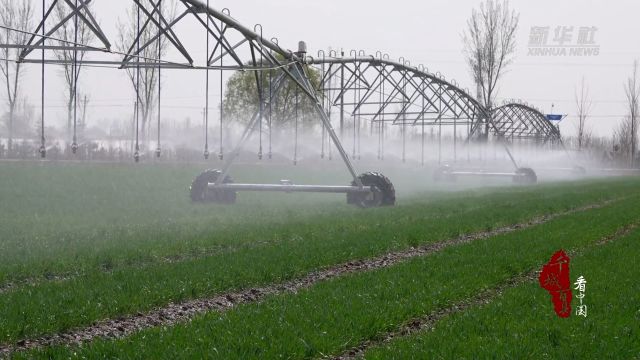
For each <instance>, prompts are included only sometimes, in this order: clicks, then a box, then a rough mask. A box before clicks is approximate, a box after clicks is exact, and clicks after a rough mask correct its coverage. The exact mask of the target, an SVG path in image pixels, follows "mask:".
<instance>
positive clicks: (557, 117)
mask: <svg viewBox="0 0 640 360" xmlns="http://www.w3.org/2000/svg"><path fill="white" fill-rule="evenodd" d="M563 118H564V117H563V116H562V115H552V114H547V120H549V121H561V120H562V119H563Z"/></svg>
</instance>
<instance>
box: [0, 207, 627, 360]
mask: <svg viewBox="0 0 640 360" xmlns="http://www.w3.org/2000/svg"><path fill="white" fill-rule="evenodd" d="M624 199H626V198H625V197H622V198H617V199H612V200H607V201H603V202H600V203H596V204H591V205H586V206H582V207H579V208H575V209H571V210H567V211H562V212H557V213H552V214H547V215H543V216H538V217H535V218H532V219H530V220H529V221H527V222H524V223H519V224H514V225H510V226H505V227H501V228H498V229H494V230H491V231H484V232H478V233H472V234H465V235H462V236H460V237H458V238H455V239H450V240H445V241H442V242H436V243H431V244H426V245H423V246H420V247H415V248H410V249H408V250H404V251H397V252H391V253H387V254H385V255H382V256H379V257H375V258H370V259H365V260H356V261H350V262H347V263H344V264H340V265H337V266H333V267H330V268H328V269H325V270H321V271H317V272H312V273H310V274H308V275H306V276H304V277H302V278H299V279H296V280H292V281H288V282H285V283H281V284H273V285H269V286H264V287H257V288H251V289H247V290H243V291H239V292H230V293H225V294H221V295H218V296H215V297H212V298H208V299H199V300H189V301H185V302H183V303H179V304H169V305H168V306H165V307H163V308H158V309H155V310H152V311H150V312H148V313H146V314H143V313H138V314H135V315H132V316H128V317H120V318H117V319H111V320H106V321H101V322H97V323H95V324H94V325H91V326H89V327H86V328H80V329H75V330H71V331H68V332H64V333H58V334H54V335H47V336H42V337H39V338H35V339H24V340H20V341H18V342H17V343H16V344H3V345H0V357H8V356H10V355H11V354H12V353H15V352H19V351H26V350H32V349H38V348H44V347H50V346H56V345H79V344H82V343H86V342H90V341H92V340H94V339H97V338H103V339H119V338H124V337H127V336H130V335H132V334H134V333H136V332H139V331H141V330H144V329H147V328H152V327H159V326H172V325H175V324H178V323H185V322H188V321H189V320H191V319H193V318H194V317H196V316H197V315H200V314H203V313H206V312H210V311H217V312H225V311H228V310H230V309H232V308H233V307H235V306H237V305H241V304H248V303H256V302H259V301H262V300H263V299H264V298H266V297H267V296H270V295H279V294H285V293H296V292H298V291H299V290H302V289H305V288H309V287H311V286H313V285H315V284H317V283H319V282H322V281H327V280H330V279H334V278H338V277H341V276H344V275H347V274H352V273H358V272H364V271H372V270H376V269H382V268H387V267H391V266H393V265H396V264H399V263H401V262H404V261H408V260H410V259H413V258H418V257H423V256H428V255H431V254H434V253H436V252H439V251H442V250H444V249H446V248H448V247H452V246H457V245H463V244H468V243H471V242H474V241H478V240H484V239H488V238H490V237H494V236H498V235H502V234H507V233H511V232H514V231H518V230H524V229H527V228H531V227H534V226H537V225H541V224H544V223H546V222H549V221H551V220H554V219H556V218H559V217H562V216H567V215H571V214H575V213H579V212H584V211H588V210H593V209H599V208H604V207H606V206H609V205H611V204H613V203H615V202H619V201H622V200H624ZM445 315H446V314H445ZM443 316H444V315H443Z"/></svg>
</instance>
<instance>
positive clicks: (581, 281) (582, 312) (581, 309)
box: [573, 276, 587, 317]
mask: <svg viewBox="0 0 640 360" xmlns="http://www.w3.org/2000/svg"><path fill="white" fill-rule="evenodd" d="M573 285H575V286H576V287H575V288H574V290H578V295H576V298H578V299H579V300H580V305H579V306H578V307H577V308H576V315H577V316H584V317H587V305H585V304H583V300H584V293H585V290H586V289H587V280H585V278H584V277H583V276H580V277H579V278H578V280H576V282H575V283H574V284H573Z"/></svg>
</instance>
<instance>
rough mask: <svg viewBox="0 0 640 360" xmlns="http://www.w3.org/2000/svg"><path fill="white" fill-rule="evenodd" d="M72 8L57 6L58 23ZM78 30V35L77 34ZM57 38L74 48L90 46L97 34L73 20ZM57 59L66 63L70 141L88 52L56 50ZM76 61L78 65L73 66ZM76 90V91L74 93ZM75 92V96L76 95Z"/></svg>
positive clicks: (55, 14) (65, 79)
mask: <svg viewBox="0 0 640 360" xmlns="http://www.w3.org/2000/svg"><path fill="white" fill-rule="evenodd" d="M90 8H91V7H90V6H89V5H88V7H87V8H85V9H84V11H87V10H88V9H90ZM70 10H71V8H70V7H69V6H67V5H66V3H64V2H58V4H57V5H56V9H55V13H54V18H55V21H56V22H57V23H60V22H62V20H64V19H65V18H66V16H67V15H68V13H69V12H70ZM76 28H77V33H76ZM56 37H57V38H59V39H61V40H64V41H65V42H64V45H67V46H73V44H84V45H87V44H89V43H90V42H91V41H92V40H93V39H94V38H95V34H94V33H93V31H91V29H90V28H89V27H88V26H87V24H86V23H85V22H84V21H82V20H80V19H75V18H71V19H70V20H69V21H65V22H64V23H63V25H62V26H61V27H60V28H59V29H58V31H57V32H56ZM54 54H55V56H56V58H57V59H58V60H60V61H62V62H63V63H64V65H63V66H62V76H63V78H64V82H65V93H66V97H67V135H68V139H69V140H75V139H73V135H72V126H73V118H74V105H75V104H77V101H78V96H79V93H78V90H77V84H78V79H79V77H80V72H81V71H82V68H83V65H82V61H83V60H84V58H85V55H86V51H82V50H73V49H58V50H54ZM74 59H75V60H76V65H75V66H74V65H73V61H74ZM74 90H75V91H74ZM74 92H75V94H74ZM75 111H77V110H75Z"/></svg>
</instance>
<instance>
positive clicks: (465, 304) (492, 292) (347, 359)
mask: <svg viewBox="0 0 640 360" xmlns="http://www.w3.org/2000/svg"><path fill="white" fill-rule="evenodd" d="M637 227H638V223H633V224H629V225H626V226H624V227H622V228H620V229H619V230H618V231H616V232H615V233H614V234H611V235H608V236H606V237H604V238H602V239H600V240H599V241H598V242H597V243H595V246H602V245H606V244H608V243H610V242H612V241H615V240H616V239H619V238H621V237H623V236H625V235H627V234H628V233H630V232H631V231H632V230H634V229H636V228H637ZM587 248H589V247H587ZM584 250H585V249H582V250H579V251H571V252H569V253H568V255H569V256H570V257H574V256H578V255H580V254H581V253H582V252H583V251H584ZM539 275H540V270H534V271H531V272H529V273H526V274H521V275H518V276H516V277H513V278H511V279H509V280H507V281H505V282H504V283H502V284H500V285H498V286H497V287H494V288H491V289H487V290H485V291H482V292H480V293H479V294H478V295H476V296H474V297H473V298H469V299H465V300H463V301H461V302H458V303H456V304H453V305H452V306H450V307H447V308H444V309H439V310H437V311H435V312H432V313H431V314H429V315H427V316H425V317H422V318H418V319H413V320H411V321H409V322H407V323H406V324H405V325H404V326H402V327H401V328H399V329H397V330H395V331H393V332H389V333H386V334H383V335H381V336H380V337H379V339H378V340H371V341H366V342H363V343H362V344H360V345H358V346H357V347H354V348H351V349H349V350H347V351H345V352H344V353H342V354H340V355H338V356H335V357H331V359H333V360H352V359H357V358H360V357H362V356H363V355H364V353H365V352H366V351H367V350H369V349H371V348H373V347H377V346H381V345H383V344H386V343H389V342H391V341H392V340H394V339H396V338H399V337H405V336H410V335H412V334H415V333H418V332H425V331H432V330H434V329H435V326H436V324H437V323H438V322H439V321H440V320H442V319H444V318H446V317H447V316H449V315H451V314H454V313H459V312H463V311H466V310H467V309H469V308H472V307H480V306H484V305H488V304H490V303H491V302H492V301H494V300H495V299H497V298H498V297H500V296H501V295H502V293H503V292H504V291H505V290H508V289H511V288H514V287H517V286H519V285H522V284H525V283H527V282H531V281H537V280H538V276H539Z"/></svg>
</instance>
